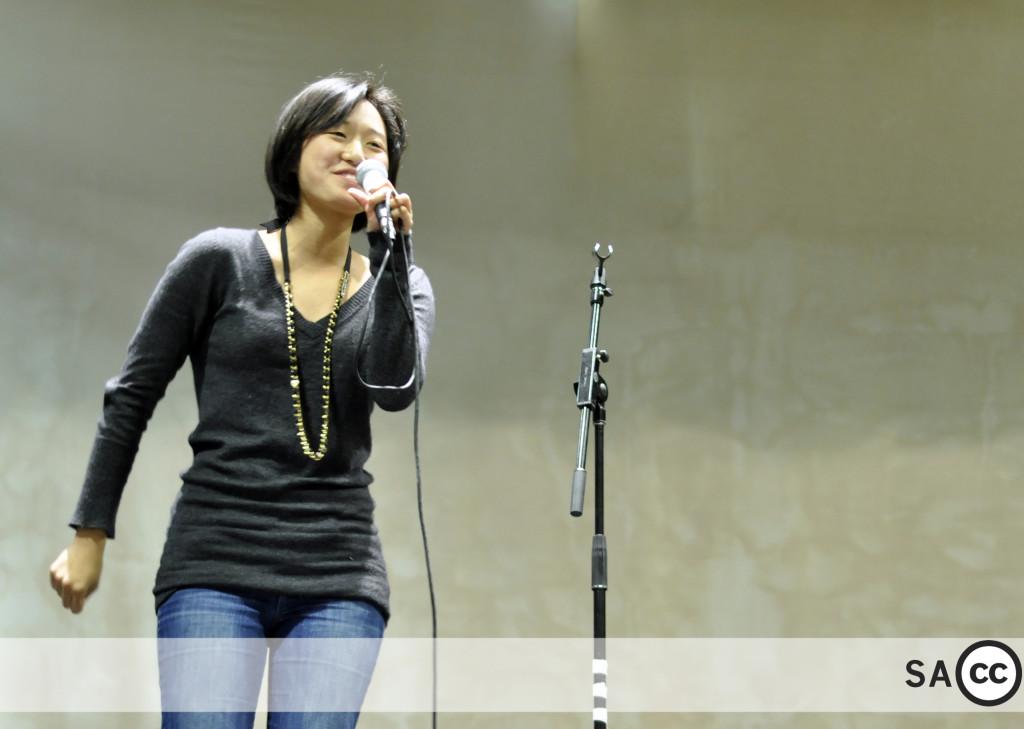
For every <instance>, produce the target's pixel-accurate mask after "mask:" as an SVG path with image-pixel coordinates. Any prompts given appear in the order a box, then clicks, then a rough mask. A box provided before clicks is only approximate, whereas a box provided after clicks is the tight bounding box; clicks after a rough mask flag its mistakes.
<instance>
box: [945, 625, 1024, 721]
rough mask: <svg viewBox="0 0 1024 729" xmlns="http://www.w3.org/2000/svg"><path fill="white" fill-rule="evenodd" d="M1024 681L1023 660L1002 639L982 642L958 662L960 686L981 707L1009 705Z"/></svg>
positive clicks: (957, 676)
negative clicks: (1021, 681) (1022, 680)
mask: <svg viewBox="0 0 1024 729" xmlns="http://www.w3.org/2000/svg"><path fill="white" fill-rule="evenodd" d="M1020 679H1021V668H1020V659H1019V658H1018V657H1017V654H1016V653H1014V652H1013V649H1011V648H1010V646H1008V645H1006V644H1005V643H1000V642H999V641H998V640H979V641H978V642H977V643H974V644H972V645H970V646H968V648H967V650H965V651H964V652H963V653H961V654H960V660H958V661H957V662H956V685H957V686H959V687H960V693H962V694H963V695H964V696H966V697H967V698H968V699H969V700H970V701H973V702H974V703H975V704H977V705H978V706H999V705H1000V704H1005V703H1006V702H1007V701H1009V700H1010V699H1012V698H1013V695H1014V694H1015V693H1017V689H1019V688H1020Z"/></svg>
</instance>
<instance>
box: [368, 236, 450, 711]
mask: <svg viewBox="0 0 1024 729" xmlns="http://www.w3.org/2000/svg"><path fill="white" fill-rule="evenodd" d="M401 238H402V236H401V234H399V241H398V245H404V244H405V243H404V241H403V240H402V239H401ZM406 255H408V251H406ZM390 259H391V248H390V247H388V248H387V249H386V250H385V251H384V258H383V260H382V261H381V264H380V268H379V269H378V273H379V272H381V271H387V270H388V262H389V261H390ZM391 278H392V280H393V281H394V283H395V288H396V289H397V290H398V298H399V300H400V301H401V302H402V308H403V309H405V314H406V317H407V318H408V320H409V326H410V328H411V329H412V346H413V365H412V378H411V382H412V386H413V393H414V397H415V404H414V408H413V427H412V442H413V457H414V459H415V463H416V509H417V513H418V514H419V520H420V534H421V536H422V537H423V557H424V561H425V562H426V566H427V589H428V590H429V593H430V631H431V643H430V645H431V721H430V725H431V727H433V729H437V601H436V599H435V596H434V572H433V569H432V568H431V566H430V546H429V544H428V543H427V525H426V520H425V519H424V516H423V482H422V479H421V474H420V380H419V369H420V367H419V365H420V344H419V333H418V331H417V328H416V317H415V315H414V314H413V309H414V308H415V307H414V306H413V303H412V283H411V282H410V281H408V278H409V277H408V271H407V275H406V282H407V284H408V285H407V286H406V290H405V292H404V295H403V291H402V285H401V282H400V281H399V278H398V271H396V270H395V266H391ZM378 281H379V279H378V278H377V277H374V281H373V286H372V287H371V288H370V296H369V298H368V300H367V304H366V307H367V314H366V319H365V320H364V321H363V329H362V331H361V332H360V334H359V344H358V345H357V346H356V377H357V378H358V379H359V382H361V383H362V384H363V385H364V386H365V387H368V388H375V389H396V390H401V389H405V388H406V387H408V386H409V382H406V384H405V385H401V386H394V385H371V384H370V383H368V382H366V380H364V379H363V376H362V375H361V374H360V373H359V361H360V353H361V352H362V351H363V341H364V338H365V336H366V327H367V325H368V324H369V322H370V314H371V313H372V312H373V296H374V294H375V293H377V283H378Z"/></svg>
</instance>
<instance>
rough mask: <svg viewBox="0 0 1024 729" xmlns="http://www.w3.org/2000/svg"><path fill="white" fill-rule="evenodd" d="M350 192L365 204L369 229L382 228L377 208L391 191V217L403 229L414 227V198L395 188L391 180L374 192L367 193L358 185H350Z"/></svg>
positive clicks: (357, 200)
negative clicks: (357, 186)
mask: <svg viewBox="0 0 1024 729" xmlns="http://www.w3.org/2000/svg"><path fill="white" fill-rule="evenodd" d="M348 192H349V194H350V195H351V196H352V197H353V198H355V200H356V202H358V203H360V204H361V205H362V206H363V211H364V212H365V213H366V220H367V224H366V227H367V229H368V230H380V221H378V220H377V214H376V212H375V208H376V207H377V205H379V204H380V203H382V202H384V200H385V199H387V197H388V194H389V193H390V194H391V198H390V199H391V207H390V211H391V219H392V220H394V221H395V223H396V224H398V225H400V226H401V228H402V229H403V230H406V231H408V230H411V229H412V198H410V197H409V196H408V195H407V194H406V193H404V192H402V193H400V192H398V191H397V190H395V187H394V185H392V184H391V183H390V182H388V183H387V184H386V185H381V186H380V187H378V188H377V189H376V190H374V191H373V192H372V193H367V192H365V191H364V190H360V189H359V188H356V187H350V188H349V189H348Z"/></svg>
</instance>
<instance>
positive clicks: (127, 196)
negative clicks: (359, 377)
mask: <svg viewBox="0 0 1024 729" xmlns="http://www.w3.org/2000/svg"><path fill="white" fill-rule="evenodd" d="M0 13H2V16H0V18H2V22H0V27H2V31H0V38H2V40H3V42H2V43H0V92H2V98H3V103H2V105H0V125H2V126H0V130H2V138H3V142H2V145H0V170H2V172H0V215H2V225H0V251H2V255H3V264H2V276H3V286H2V289H0V296H2V300H0V305H2V311H3V316H2V318H0V327H2V328H0V335H2V341H3V342H4V343H5V345H4V346H5V351H6V353H7V356H5V357H3V358H2V359H0V368H2V369H0V380H2V381H3V382H4V383H5V387H4V397H3V403H2V408H3V421H2V423H3V433H2V439H0V457H2V460H3V465H4V468H3V469H2V471H0V479H2V480H0V489H2V498H3V503H4V504H5V512H6V513H7V514H8V515H9V517H10V518H9V519H8V525H7V528H6V529H5V530H4V533H3V536H2V537H0V544H2V547H0V588H2V589H0V620H2V631H3V635H2V637H61V636H82V637H87V636H88V637H129V636H153V635H155V629H156V628H155V615H154V613H153V605H152V595H151V593H150V589H151V587H152V580H153V576H154V573H155V570H156V566H157V561H158V558H159V554H160V549H161V547H162V543H163V536H164V530H165V528H166V524H167V519H168V516H169V513H168V510H169V508H170V504H171V501H172V499H173V497H174V495H175V493H176V491H177V489H178V487H179V485H180V483H179V482H178V480H177V478H176V475H177V473H178V472H179V471H180V470H182V469H183V468H185V467H186V466H187V465H188V463H189V462H190V455H191V454H190V450H189V448H188V445H187V443H186V440H185V438H186V436H187V434H188V433H189V432H190V431H191V429H192V427H193V425H194V419H195V416H196V410H195V403H194V396H193V393H192V391H191V378H190V377H188V376H182V375H180V374H179V376H178V378H177V379H176V380H175V381H174V382H173V383H172V385H171V387H170V388H169V390H168V392H167V395H166V397H165V399H164V401H163V402H161V404H160V405H159V406H158V408H157V410H156V414H155V416H154V418H153V420H152V421H151V424H150V427H149V429H148V430H147V433H146V434H145V436H144V438H143V440H142V445H141V449H140V452H139V456H138V458H137V460H136V463H135V467H134V470H133V472H132V475H131V478H130V480H129V483H128V486H127V488H126V491H125V496H124V499H123V501H122V505H121V509H120V512H119V520H118V527H119V528H118V537H117V539H116V541H112V542H110V543H108V545H107V550H106V560H105V565H104V572H103V580H102V586H101V588H100V590H99V591H98V592H97V593H96V594H95V595H93V596H92V597H91V598H90V599H89V600H88V601H87V603H86V608H85V610H84V611H83V612H82V613H81V614H80V615H72V614H71V613H69V612H67V611H65V610H64V609H63V608H62V607H61V605H60V603H59V600H58V599H57V597H56V596H55V595H54V593H53V592H52V590H51V588H50V586H49V584H48V580H47V577H46V571H47V567H48V565H49V563H50V562H51V561H52V560H53V558H54V557H55V556H56V555H57V553H58V552H59V551H60V550H61V549H62V548H63V547H64V546H65V545H66V544H67V542H68V540H69V538H70V536H71V530H70V529H68V528H67V526H66V520H67V518H68V516H69V515H70V513H71V510H72V508H73V506H74V503H75V500H76V498H77V495H78V490H79V487H80V483H81V478H82V474H83V471H84V467H85V463H86V459H87V456H88V452H89V449H90V447H91V443H92V437H93V435H94V431H95V424H96V419H97V417H98V415H99V411H100V406H101V401H102V385H103V382H104V380H105V379H106V378H108V377H110V376H111V375H113V374H115V373H116V372H117V371H118V370H119V368H120V366H121V363H122V361H123V356H124V352H125V348H126V346H127V342H128V339H129V338H130V336H131V334H132V332H133V331H134V328H135V325H136V324H137V322H138V318H139V316H140V314H141V312H142V309H143V307H144V305H145V303H146V301H147V299H148V297H149V294H150V293H151V291H152V288H153V286H154V284H155V283H156V281H157V279H158V278H159V276H160V274H161V273H162V271H163V269H164V267H165V266H166V264H167V262H168V261H169V260H170V259H171V258H172V257H173V255H174V253H175V251H176V250H177V248H178V247H179V246H180V245H181V243H182V242H183V241H184V240H186V239H187V238H189V237H191V236H192V235H194V234H196V233H197V232H199V231H201V230H203V229H206V228H209V227H214V226H217V225H225V226H242V227H255V226H256V224H257V223H259V222H260V221H262V220H265V219H267V218H269V217H271V214H272V206H271V198H270V195H269V193H268V191H267V190H266V187H265V184H264V182H263V177H262V155H263V150H264V145H265V143H266V140H267V137H268V135H269V133H270V131H271V129H272V126H273V122H274V119H275V116H276V113H277V111H278V109H279V108H280V106H281V104H282V103H284V101H285V100H287V98H289V97H290V96H291V95H292V94H293V93H294V92H295V91H297V90H298V89H299V88H300V87H301V86H302V85H304V84H305V83H308V82H310V81H312V80H314V79H315V78H318V77H320V76H322V75H325V74H327V73H330V72H332V71H334V70H338V69H344V70H351V71H357V70H373V71H377V72H378V73H379V75H381V76H383V78H384V80H385V82H386V83H388V84H389V85H391V86H392V87H393V88H395V89H396V91H397V92H398V94H399V95H400V96H401V98H402V99H403V101H404V103H405V108H406V114H407V116H408V118H409V129H410V143H411V147H410V151H409V153H408V155H407V156H406V158H405V162H404V168H403V172H402V176H401V180H400V182H401V184H400V186H399V187H400V188H401V189H402V190H404V191H406V192H409V193H410V195H411V196H412V197H413V200H414V203H415V208H416V229H417V239H416V240H417V262H418V263H419V264H420V265H422V266H423V267H424V268H425V269H426V270H427V272H428V273H429V275H430V276H431V279H432V281H433V283H434V288H435V290H436V294H437V307H438V308H437V310H438V328H437V333H436V336H435V340H434V343H433V347H432V352H431V360H430V371H429V376H428V384H427V388H426V390H425V392H424V396H423V401H422V405H423V416H422V461H423V473H424V486H425V493H426V497H425V498H426V513H427V518H428V527H429V529H430V535H431V538H432V541H431V546H432V553H433V558H434V564H435V572H436V583H437V594H438V599H439V603H440V609H441V612H440V631H441V634H442V635H443V636H491V637H512V636H536V637H544V636H551V637H555V636H558V637H585V636H587V635H589V634H590V609H591V608H590V592H589V589H588V585H589V538H590V537H589V535H590V532H591V528H592V523H591V516H592V511H591V510H590V509H591V507H592V500H591V499H590V497H591V496H592V489H591V490H590V491H589V492H588V504H587V506H588V512H587V516H586V518H585V519H583V520H573V519H570V518H569V516H568V514H567V504H568V484H569V476H570V474H571V471H572V467H573V459H574V455H575V437H576V423H577V418H578V416H577V412H576V409H575V407H574V404H573V400H572V395H571V389H570V383H571V381H572V380H573V379H574V377H575V374H576V366H577V365H576V362H577V357H578V352H579V349H580V347H581V346H583V343H584V338H585V335H586V325H587V318H588V309H587V283H588V280H589V276H590V273H591V270H592V264H591V259H590V258H589V251H590V248H591V247H592V246H593V244H594V242H595V241H597V240H601V241H605V242H608V241H611V242H613V243H614V244H615V246H616V255H615V258H614V259H613V261H612V264H611V278H610V283H611V285H612V287H613V288H614V289H615V297H614V298H613V299H611V300H610V301H609V304H608V306H607V309H606V312H605V318H604V325H603V331H602V340H603V343H604V345H605V346H606V347H607V348H608V349H609V350H610V352H611V354H612V360H611V363H610V364H609V365H608V366H607V367H606V374H607V376H608V378H609V380H610V382H611V387H612V399H611V402H610V408H611V415H610V422H609V426H608V441H609V452H608V476H607V477H608V497H607V508H608V523H607V532H608V535H609V540H610V544H611V550H612V558H611V586H612V590H611V592H610V594H609V615H608V625H609V633H610V634H611V635H615V636H636V637H691V636H766V637H767V636H778V637H789V636H808V637H827V636H863V637H887V636H888V637H914V636H935V637H941V636H949V637H952V636H976V635H977V636H982V637H990V636H999V635H1014V634H1016V633H1015V631H1017V633H1019V626H1020V625H1021V619H1022V618H1024V610H1022V600H1021V598H1022V589H1021V586H1020V585H1021V583H1020V577H1021V567H1020V561H1019V559H1016V558H1015V557H1014V555H1015V554H1019V553H1020V551H1021V548H1022V547H1024V538H1022V537H1021V536H1020V533H1019V530H1018V529H1017V525H1018V523H1019V520H1020V516H1021V513H1022V510H1024V501H1022V498H1021V489H1020V478H1021V474H1022V472H1024V456H1022V455H1021V454H1022V453H1024V451H1022V449H1021V445H1022V439H1024V433H1022V426H1024V397H1022V390H1021V388H1020V387H1019V385H1018V378H1019V376H1020V372H1021V368H1022V366H1024V347H1022V344H1021V333H1022V331H1021V330H1022V320H1021V315H1022V313H1024V311H1022V305H1024V297H1022V294H1021V292H1020V289H1019V286H1018V281H1019V280H1020V279H1021V276H1022V274H1024V254H1022V253H1021V249H1020V244H1019V241H1018V240H1017V234H1018V231H1019V230H1020V227H1021V223H1022V216H1024V212H1022V210H1024V208H1022V206H1021V205H1020V202H1019V201H1020V199H1021V197H1022V193H1024V180H1022V173H1021V170H1022V169H1024V102H1022V101H1021V99H1020V96H1019V94H1018V93H1016V91H1017V88H1016V83H1017V82H1018V81H1020V80H1021V79H1022V76H1024V72H1022V69H1024V43H1022V40H1024V35H1022V33H1024V7H1021V6H1020V4H1019V3H1014V2H1010V1H1006V2H999V1H997V0H985V1H981V0H978V1H973V2H969V3H968V2H957V1H955V0H933V1H932V2H928V3H924V2H909V1H901V2H893V1H892V0H847V1H846V2H812V1H810V0H806V1H805V0H776V1H775V2H771V3H765V2H755V1H754V0H749V1H741V0H719V1H718V2H713V3H712V2H681V1H679V2H677V1H670V0H663V1H657V0H629V1H628V2H627V1H626V0H619V1H617V2H612V1H610V0H604V1H602V0H587V1H586V2H584V1H579V2H574V1H573V0H529V1H525V0H519V1H515V2H499V1H497V0H489V1H486V2H484V1H480V2H469V1H468V0H463V1H459V0H442V1H438V0H432V1H431V2H413V1H412V0H391V1H384V2H375V3H349V2H337V1H336V2H330V3H328V2H312V1H310V0H298V1H297V2H292V3H280V2H269V0H230V1H229V0H221V1H220V2H215V3H203V2H197V1H195V0H187V1H183V2H177V3H170V2H163V3H161V2H152V1H148V2H146V1H138V0H136V1H134V2H129V1H128V0H124V1H123V2H114V1H113V0H109V1H100V0H92V1H89V2H71V1H70V0H64V1H63V2H61V1H59V0H34V1H33V2H29V1H28V0H4V1H3V2H2V4H0ZM363 244H364V245H365V243H363ZM186 369H187V366H186ZM374 427H375V445H376V450H375V454H374V457H373V459H372V460H371V462H370V470H371V471H372V472H373V473H374V474H375V476H376V479H377V480H376V483H375V485H374V487H373V493H374V495H375V497H376V499H377V503H378V520H379V526H380V530H381V533H382V539H383V542H384V548H385V555H386V557H387V559H388V563H389V569H390V574H391V579H392V588H393V610H394V617H393V619H392V621H391V624H390V627H389V631H388V634H389V635H390V636H424V635H429V632H430V622H429V607H428V603H427V598H426V586H425V578H424V571H423V567H422V549H421V546H420V542H419V539H420V538H419V533H418V526H417V522H416V511H415V491H414V487H415V481H414V475H415V474H414V469H413V460H412V442H411V433H412V416H411V411H410V412H406V413H402V414H398V415H395V414H389V413H378V414H377V415H376V416H375V422H374ZM1014 565H1017V566H1014ZM612 685H613V686H614V679H613V682H612ZM613 691H614V689H613ZM615 718H616V719H617V720H616V721H615V725H616V726H619V727H627V726H628V727H697V726H701V727H723V728H724V727H729V728H733V727H822V726H827V727H858V728H860V727H864V728H868V727H871V728H874V727H891V726H900V727H924V726H928V727H934V726H944V727H945V726H948V727H953V726H961V725H962V724H963V723H964V722H965V721H966V719H965V717H958V716H955V715H945V716H934V715H933V716H918V717H915V716H911V715H902V716H897V715H892V716H884V715H883V716H872V715H851V716H844V715H817V716H815V715H802V716H801V715H795V716H773V715H765V716H758V715H718V716H715V715H691V716H655V715H646V716H637V715H633V716H631V715H622V716H616V717H615ZM969 721H970V725H971V726H978V727H1003V726H1006V727H1008V726H1011V725H1013V724H1011V721H1013V720H1012V719H1011V718H1010V717H1007V716H1004V717H1001V718H1000V717H997V716H995V715H990V716H977V715H975V716H973V717H971V718H970V720H969ZM426 722H427V719H426V718H425V717H424V716H422V715H420V716H400V715H394V716H388V715H366V716H365V717H364V719H363V720H362V722H361V724H360V726H361V727H366V728H367V729H372V728H373V727H381V728H383V727H406V726H426V725H427V724H426ZM586 722H587V718H586V717H585V716H583V717H573V716H566V715H561V716H531V715H527V716H499V715H460V716H451V717H446V718H445V719H444V721H443V723H444V725H445V726H449V727H524V726H531V727H532V726H536V727H574V726H582V725H585V724H586ZM0 723H3V725H4V726H15V725H16V726H24V727H29V726H32V727H35V726H46V727H72V726H74V727H86V726H87V727H92V726H96V727H101V726H102V727H137V726H158V723H159V722H158V719H157V718H156V717H155V716H138V715H136V716H131V715H121V716H106V717H104V716H92V717H71V716H61V715H55V716H49V717H43V716H41V715H36V716H29V715H21V716H13V715H7V717H6V718H4V719H2V721H0Z"/></svg>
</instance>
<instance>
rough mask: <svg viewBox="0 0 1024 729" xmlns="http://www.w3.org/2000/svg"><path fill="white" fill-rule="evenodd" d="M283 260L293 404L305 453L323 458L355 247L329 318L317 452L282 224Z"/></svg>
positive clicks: (286, 243)
mask: <svg viewBox="0 0 1024 729" xmlns="http://www.w3.org/2000/svg"><path fill="white" fill-rule="evenodd" d="M281 260H282V262H283V263H284V307H285V320H286V321H287V323H288V364H289V370H290V377H291V391H292V407H293V408H294V410H295V424H296V427H297V430H298V434H299V443H300V444H301V445H302V452H303V453H305V454H306V455H307V456H309V457H310V458H312V459H313V460H314V461H319V460H320V459H322V458H323V457H324V454H325V453H326V452H327V426H328V423H329V422H330V416H329V412H330V403H331V349H332V345H333V343H334V324H335V322H336V321H337V318H338V309H340V308H341V302H342V301H343V300H344V299H345V294H346V293H347V292H348V280H349V271H350V270H351V268H352V247H351V246H349V249H348V255H347V256H346V257H345V270H344V272H343V273H342V274H341V283H340V285H339V286H338V295H337V297H336V298H335V299H334V308H333V309H331V316H330V319H328V321H327V333H326V335H325V337H324V366H323V375H322V376H323V385H322V388H323V418H322V424H321V426H320V446H319V447H318V448H317V449H316V451H315V452H314V451H313V449H312V448H311V447H310V445H309V438H308V437H306V424H305V420H304V419H303V417H302V383H301V382H300V381H299V359H298V351H297V350H296V347H295V321H294V318H293V317H294V311H293V310H294V308H295V307H294V305H293V299H292V284H291V275H290V272H289V269H288V234H287V233H285V226H284V225H282V226H281Z"/></svg>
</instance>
